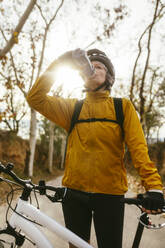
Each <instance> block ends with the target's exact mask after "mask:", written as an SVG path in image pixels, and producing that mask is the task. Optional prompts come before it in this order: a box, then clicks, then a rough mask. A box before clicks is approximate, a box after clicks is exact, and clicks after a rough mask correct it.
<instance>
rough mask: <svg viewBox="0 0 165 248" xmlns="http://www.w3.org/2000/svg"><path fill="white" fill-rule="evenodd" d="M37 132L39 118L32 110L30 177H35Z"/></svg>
mask: <svg viewBox="0 0 165 248" xmlns="http://www.w3.org/2000/svg"><path fill="white" fill-rule="evenodd" d="M36 130H37V117H36V111H35V110H34V109H31V121H30V140H29V145H30V158H29V168H28V176H30V177H32V176H33V163H34V155H35V146H36Z"/></svg>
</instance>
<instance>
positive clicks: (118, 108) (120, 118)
mask: <svg viewBox="0 0 165 248" xmlns="http://www.w3.org/2000/svg"><path fill="white" fill-rule="evenodd" d="M113 101H114V106H115V112H116V120H117V122H118V123H119V125H120V127H121V130H122V135H123V137H124V128H123V122H124V114H123V104H122V98H117V97H114V98H113Z"/></svg>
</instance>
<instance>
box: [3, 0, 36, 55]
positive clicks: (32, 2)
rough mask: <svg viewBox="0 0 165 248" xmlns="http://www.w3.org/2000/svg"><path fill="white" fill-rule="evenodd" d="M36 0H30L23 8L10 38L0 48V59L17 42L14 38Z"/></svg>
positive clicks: (16, 36)
mask: <svg viewBox="0 0 165 248" xmlns="http://www.w3.org/2000/svg"><path fill="white" fill-rule="evenodd" d="M36 1H37V0H31V1H30V3H29V5H28V7H27V8H26V10H25V12H24V14H23V16H22V17H21V19H20V21H19V23H18V25H17V26H16V28H15V30H14V32H13V34H12V36H11V38H10V40H9V41H7V44H6V46H5V47H4V48H3V50H0V59H1V58H3V57H4V56H5V55H6V54H7V53H8V52H9V51H10V49H11V48H12V47H13V45H14V44H15V43H17V42H16V38H18V35H19V33H20V32H21V30H22V28H23V26H24V24H25V22H26V20H27V19H28V17H29V15H30V13H31V11H32V9H33V7H34V5H35V4H36Z"/></svg>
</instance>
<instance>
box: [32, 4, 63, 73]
mask: <svg viewBox="0 0 165 248" xmlns="http://www.w3.org/2000/svg"><path fill="white" fill-rule="evenodd" d="M63 3H64V0H62V1H61V3H60V5H59V7H58V8H57V10H56V12H55V14H54V15H53V17H52V18H51V19H50V21H49V22H48V23H47V21H46V18H45V17H44V15H43V12H42V9H41V7H40V6H39V5H38V4H36V5H37V7H38V9H39V11H40V13H41V16H42V18H43V20H44V21H45V24H46V27H45V33H44V39H43V43H42V50H41V51H42V52H41V57H40V62H39V66H38V73H37V78H38V77H39V75H40V72H41V67H42V64H43V58H44V52H45V46H46V39H47V34H48V30H49V28H50V25H51V23H52V22H53V21H54V19H55V18H56V16H57V14H58V12H59V10H60V9H61V7H62V5H63Z"/></svg>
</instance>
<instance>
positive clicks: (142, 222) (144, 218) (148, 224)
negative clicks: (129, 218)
mask: <svg viewBox="0 0 165 248" xmlns="http://www.w3.org/2000/svg"><path fill="white" fill-rule="evenodd" d="M122 201H123V202H124V203H126V204H129V205H135V206H137V207H138V208H139V209H140V211H141V214H140V217H138V221H139V222H138V225H137V229H136V233H135V236H134V240H133V244H132V248H139V245H140V241H141V238H142V235H143V231H144V228H147V229H152V230H158V229H161V228H163V227H165V222H164V223H158V224H153V223H152V221H151V219H150V218H149V215H148V214H147V213H146V212H143V211H142V207H141V199H139V198H124V199H123V200H122ZM162 213H165V202H164V207H163V209H162V212H161V213H160V214H162ZM157 215H158V214H157ZM152 216H154V215H152Z"/></svg>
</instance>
